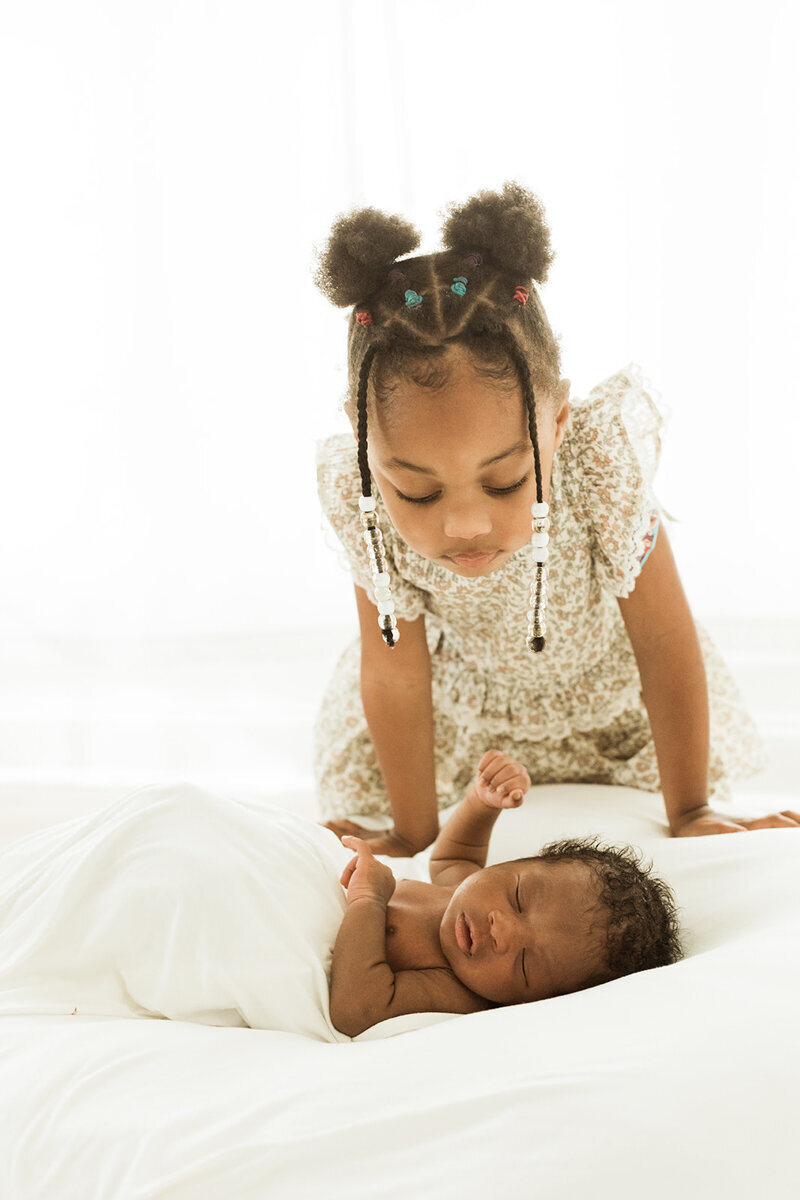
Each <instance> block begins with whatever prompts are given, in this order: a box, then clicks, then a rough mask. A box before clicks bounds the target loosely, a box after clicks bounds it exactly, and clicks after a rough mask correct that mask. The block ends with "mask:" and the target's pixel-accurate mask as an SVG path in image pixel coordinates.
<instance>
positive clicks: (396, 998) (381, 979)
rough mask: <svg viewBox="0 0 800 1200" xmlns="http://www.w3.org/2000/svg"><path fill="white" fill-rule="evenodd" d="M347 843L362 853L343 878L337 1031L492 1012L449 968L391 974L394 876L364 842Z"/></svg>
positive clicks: (333, 1002) (335, 979) (333, 1005)
mask: <svg viewBox="0 0 800 1200" xmlns="http://www.w3.org/2000/svg"><path fill="white" fill-rule="evenodd" d="M342 841H343V842H345V843H346V844H348V845H350V846H352V848H353V849H355V850H357V852H358V853H357V856H356V857H355V858H354V859H352V861H351V862H349V863H348V865H347V866H346V867H345V869H344V871H343V873H342V878H341V882H342V885H343V887H346V888H347V912H346V913H345V915H344V919H343V921H342V924H341V926H340V928H339V933H338V936H337V938H336V942H335V944H334V947H333V961H332V964H331V996H330V1013H331V1021H332V1022H333V1024H334V1025H335V1026H336V1028H337V1029H338V1030H339V1031H340V1032H341V1033H344V1034H347V1036H348V1037H357V1036H358V1034H360V1033H363V1032H364V1030H365V1029H369V1028H370V1027H371V1026H372V1025H377V1024H378V1022H379V1021H386V1020H388V1019H389V1017H398V1016H404V1015H406V1014H408V1013H418V1012H454V1013H468V1012H478V1011H480V1010H481V1009H484V1008H491V1007H492V1005H491V1004H490V1003H489V1002H488V1001H486V1000H483V999H482V998H481V997H479V996H476V995H475V994H474V993H473V992H471V991H470V990H469V989H468V988H466V987H464V985H463V984H462V983H459V981H458V980H457V979H456V978H455V977H454V976H453V975H452V973H451V972H450V971H449V970H448V969H447V968H444V967H443V968H429V969H426V970H419V971H393V970H392V968H391V967H390V966H389V964H388V962H387V961H386V907H387V905H388V903H389V901H390V900H391V898H392V895H393V894H394V889H395V878H394V875H393V874H392V872H391V871H390V870H389V868H388V867H387V866H386V865H385V864H384V863H380V862H378V861H377V859H376V858H375V857H374V856H373V854H372V852H371V850H370V848H369V846H368V845H367V843H366V842H364V841H362V840H361V839H360V838H355V837H344V838H342Z"/></svg>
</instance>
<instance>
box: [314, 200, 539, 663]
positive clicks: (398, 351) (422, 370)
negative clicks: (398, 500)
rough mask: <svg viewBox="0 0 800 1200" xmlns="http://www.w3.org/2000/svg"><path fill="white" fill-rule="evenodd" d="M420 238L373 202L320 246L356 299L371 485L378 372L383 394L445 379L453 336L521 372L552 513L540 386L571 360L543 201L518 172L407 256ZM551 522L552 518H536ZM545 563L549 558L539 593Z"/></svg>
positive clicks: (356, 413) (363, 441) (323, 283)
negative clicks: (558, 312) (552, 288)
mask: <svg viewBox="0 0 800 1200" xmlns="http://www.w3.org/2000/svg"><path fill="white" fill-rule="evenodd" d="M419 240H420V239H419V234H418V233H417V231H416V229H414V227H413V226H412V225H410V224H409V223H408V222H407V221H405V220H403V218H402V217H398V216H387V215H386V214H384V213H381V212H378V211H377V210H376V209H374V208H362V209H359V210H357V211H356V212H353V213H350V214H346V215H344V216H341V217H339V218H338V219H337V221H336V222H335V223H334V225H333V228H332V230H331V235H330V238H329V240H328V242H327V245H326V246H325V248H324V249H323V251H322V252H321V253H320V254H319V257H318V266H317V271H316V274H315V283H316V284H317V286H318V287H319V288H320V289H321V291H322V292H323V293H324V294H325V295H326V296H327V297H328V299H329V300H330V301H331V302H332V303H333V304H335V305H336V306H337V307H348V306H352V311H351V315H350V324H349V331H348V375H349V398H348V402H347V405H346V408H347V410H348V413H349V415H350V416H351V419H354V423H355V424H356V427H357V433H358V465H359V472H360V475H361V487H362V493H363V495H364V496H365V497H370V496H371V495H372V485H371V480H370V472H369V463H368V443H367V395H368V388H369V383H370V380H372V385H373V390H374V393H375V396H376V398H377V399H378V401H381V400H384V399H386V397H387V395H388V392H389V389H390V387H391V382H392V381H396V380H397V379H403V378H410V379H411V380H412V381H413V382H414V383H416V384H418V385H419V386H422V387H438V386H441V384H442V383H443V382H444V381H445V379H446V374H445V373H443V371H442V369H441V365H439V364H437V360H441V359H442V358H443V356H444V355H445V354H446V353H447V350H448V347H450V346H453V345H460V346H464V347H465V348H466V349H467V350H468V351H469V352H470V353H471V355H472V357H473V361H474V362H475V364H476V370H478V371H479V372H480V373H482V374H484V375H486V376H487V377H489V378H491V379H493V380H494V381H496V382H501V381H504V380H514V381H515V382H518V383H519V385H520V387H521V389H522V396H523V402H524V404H525V410H526V413H527V424H528V429H529V432H530V438H531V443H532V446H533V456H534V474H535V479H536V499H537V503H538V507H539V509H541V510H542V511H543V513H546V511H547V506H546V504H543V500H544V497H543V494H542V470H541V461H540V453H539V438H538V434H537V424H536V391H537V390H538V391H540V392H543V393H544V394H546V395H553V394H555V390H556V387H557V385H558V382H559V380H560V375H561V363H560V354H559V347H558V343H557V341H556V338H555V337H554V335H553V332H552V330H551V328H550V324H549V322H548V320H547V316H546V314H545V311H544V308H543V307H542V304H541V300H540V299H539V295H538V292H537V291H536V288H535V286H534V284H535V283H540V284H541V283H544V282H545V280H546V278H547V273H548V270H549V267H550V263H551V262H552V259H553V253H552V250H551V248H550V231H549V229H548V227H547V224H546V222H545V218H544V210H543V208H542V205H541V202H540V201H539V200H538V199H537V197H536V196H534V195H533V193H532V192H529V191H527V190H526V189H525V188H523V187H522V186H521V185H520V184H517V183H506V184H505V185H504V186H503V189H502V191H501V192H490V191H483V192H479V193H478V194H477V195H475V196H473V197H472V198H471V199H470V200H468V201H467V202H466V203H465V204H462V205H458V206H457V205H451V206H450V207H449V209H448V210H447V215H446V220H445V223H444V226H443V230H442V243H443V245H444V249H443V250H441V251H439V252H437V253H434V254H427V255H420V256H416V257H403V256H407V255H410V254H411V252H412V251H414V250H415V249H417V247H418V246H419ZM437 368H438V369H437ZM546 527H547V522H546V520H542V521H541V522H540V523H539V524H538V525H537V526H536V528H537V529H542V530H544V529H546ZM545 540H546V539H545ZM545 573H546V571H545V568H543V567H542V566H541V565H540V567H539V571H538V579H539V589H540V590H539V593H538V596H539V598H538V599H537V600H536V601H535V603H536V604H537V605H538V604H539V601H540V598H541V588H542V586H543V577H544V575H545ZM533 603H534V600H533V599H532V604H533ZM538 621H539V617H538V615H537V617H536V628H535V629H534V626H533V625H532V626H531V631H530V637H529V645H530V646H531V648H532V649H535V650H541V649H542V647H543V646H544V639H543V637H541V636H539V628H538Z"/></svg>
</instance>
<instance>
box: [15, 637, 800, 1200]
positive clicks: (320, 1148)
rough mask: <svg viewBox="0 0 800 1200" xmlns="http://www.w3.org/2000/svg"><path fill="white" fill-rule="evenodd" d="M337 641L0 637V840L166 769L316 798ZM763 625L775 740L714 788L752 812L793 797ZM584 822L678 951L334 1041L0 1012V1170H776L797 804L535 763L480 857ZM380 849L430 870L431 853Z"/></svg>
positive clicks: (740, 1192)
mask: <svg viewBox="0 0 800 1200" xmlns="http://www.w3.org/2000/svg"><path fill="white" fill-rule="evenodd" d="M756 632H757V631H756ZM342 641H343V638H342V637H341V636H338V635H336V636H334V635H333V634H331V635H328V636H326V637H325V638H321V637H320V638H315V637H311V638H309V637H308V636H307V635H306V634H304V635H303V639H302V644H303V647H304V650H303V654H302V655H299V652H298V646H297V644H291V645H290V644H289V643H288V642H287V643H286V644H285V645H284V643H283V641H282V642H281V645H280V646H279V647H276V646H275V645H274V644H270V645H268V646H267V645H264V646H262V647H259V646H256V645H254V644H253V642H252V641H247V642H246V643H245V642H242V643H241V644H239V643H237V644H236V647H235V648H232V646H231V644H230V643H228V644H226V645H225V646H221V645H212V644H211V643H209V642H208V641H204V642H202V643H199V642H193V643H187V644H186V645H185V646H183V647H181V648H178V649H176V648H175V647H170V648H169V651H168V652H167V649H164V648H159V647H156V648H152V649H151V650H150V651H148V652H147V653H143V652H142V649H141V647H139V648H138V649H137V650H136V652H135V653H134V650H133V649H131V650H130V651H128V650H126V649H124V648H120V647H119V646H115V647H114V648H113V651H112V649H111V648H105V649H104V648H102V647H99V646H98V644H97V643H96V642H95V643H92V646H91V647H89V648H88V649H87V648H83V649H82V650H80V652H79V651H77V650H75V651H73V650H72V649H71V648H70V647H66V646H64V645H62V644H61V643H58V644H56V643H53V644H48V645H47V646H44V647H43V646H42V645H37V646H36V647H22V648H21V649H19V651H18V653H15V654H12V653H11V652H10V651H9V650H8V648H6V654H5V657H4V673H3V676H2V679H0V752H2V754H1V755H0V760H1V761H2V764H3V765H2V770H1V771H0V845H2V844H3V843H7V842H9V841H11V840H12V839H14V838H16V837H19V836H21V835H23V834H27V833H29V832H31V831H33V830H36V829H41V828H43V827H45V826H47V825H49V824H51V823H52V822H54V821H58V820H64V819H68V818H71V817H73V816H77V815H81V814H87V813H92V812H97V811H98V810H100V809H102V808H104V807H105V806H106V805H108V804H110V803H112V802H114V801H116V800H117V799H118V798H119V797H120V796H122V795H123V794H124V793H125V792H126V791H129V790H131V789H133V788H135V787H138V786H141V785H143V784H148V783H151V782H167V781H174V780H177V779H186V780H189V781H190V782H192V783H197V784H201V785H202V786H205V787H206V788H210V789H212V790H214V789H221V790H224V791H227V792H229V793H230V794H235V795H241V796H242V797H243V798H248V799H252V798H261V799H263V800H268V801H271V802H278V803H283V804H285V805H286V806H287V807H290V808H292V809H293V810H294V811H299V812H304V813H306V814H307V815H312V814H313V812H314V800H313V792H312V786H311V780H310V772H309V770H308V763H309V762H310V756H309V750H310V729H311V722H312V720H313V713H314V709H315V707H316V695H317V692H318V688H319V681H320V679H321V678H323V677H324V676H325V675H326V674H327V672H328V670H329V669H330V667H331V666H332V663H333V660H334V658H335V655H336V654H337V653H338V650H339V649H340V648H341V645H342ZM728 644H729V645H730V646H734V647H735V646H737V645H741V638H740V637H739V635H738V631H737V630H732V636H731V639H730V641H729V643H728ZM751 644H752V636H751V634H750V633H749V634H748V647H750V646H751ZM786 645H787V641H786V638H785V636H784V635H783V634H781V636H780V639H778V641H776V648H775V651H774V653H773V652H772V651H768V653H767V656H766V657H763V656H762V661H760V662H759V663H758V664H756V663H754V662H750V660H749V659H747V658H746V656H745V657H740V658H739V660H738V665H737V677H738V678H739V681H740V684H742V685H743V687H744V688H745V691H746V694H747V697H748V701H749V703H750V706H751V709H752V711H753V712H754V714H755V715H756V717H757V719H758V721H759V725H760V727H761V728H762V730H764V731H765V732H766V733H767V736H768V740H769V741H770V751H771V767H770V769H769V771H768V772H767V774H766V775H765V776H764V777H762V778H760V779H757V780H754V781H751V782H750V783H748V784H747V785H746V787H745V788H744V789H742V790H740V792H739V794H738V796H737V800H738V801H739V802H740V807H741V806H742V805H743V804H744V803H746V805H747V807H748V808H749V809H750V811H752V812H754V813H756V812H763V811H770V810H775V809H781V808H798V807H800V791H798V786H797V784H796V782H795V763H796V760H797V733H798V721H797V713H796V701H795V699H794V696H795V691H796V669H797V662H798V661H800V656H798V654H797V652H796V651H795V657H794V658H792V657H791V656H790V655H787V653H786ZM723 648H724V649H725V650H726V652H727V649H728V647H727V646H723ZM743 653H744V652H743ZM751 653H752V651H751V649H750V648H748V650H747V654H751ZM770 654H771V655H772V657H769V655H770ZM298 663H299V665H298ZM770 663H771V664H772V666H771V667H770V665H769V664H770ZM764 664H766V666H765V665H764ZM773 667H774V671H773ZM756 668H757V669H756ZM776 672H777V673H776ZM589 833H598V834H600V835H602V836H604V837H606V838H609V839H612V840H620V841H631V842H633V843H635V844H637V845H640V846H641V847H642V848H643V849H644V851H645V852H646V853H647V854H649V855H651V856H652V857H653V858H654V860H655V863H656V867H657V869H658V870H659V871H660V872H661V873H662V874H663V875H664V877H665V878H666V879H667V880H668V881H669V882H671V883H672V884H673V886H674V888H675V891H676V893H677V898H678V902H679V904H680V905H681V906H682V913H681V917H682V922H683V925H684V930H685V941H686V948H687V951H688V957H687V959H686V960H685V961H683V962H681V963H678V964H676V965H675V966H673V967H669V968H666V969H663V970H660V971H653V972H647V973H644V974H641V975H638V976H633V977H629V978H627V979H623V980H619V981H617V982H616V983H612V984H608V985H606V986H604V987H602V988H597V989H593V990H592V991H591V992H584V993H580V994H577V995H574V996H566V997H561V998H558V999H555V1000H551V1001H545V1002H541V1003H539V1004H535V1005H528V1006H524V1007H521V1008H515V1009H512V1008H508V1009H502V1010H496V1011H491V1012H483V1013H476V1014H474V1015H471V1016H462V1017H455V1018H453V1017H449V1016H447V1015H437V1016H436V1017H431V1016H428V1017H424V1016H423V1017H421V1018H420V1019H419V1020H418V1022H417V1024H418V1025H419V1026H420V1027H419V1028H417V1029H413V1028H411V1029H410V1030H409V1024H411V1023H412V1022H409V1021H407V1020H406V1019H404V1018H401V1019H399V1020H398V1021H397V1022H387V1023H386V1025H384V1026H381V1027H378V1028H377V1029H375V1030H370V1031H368V1032H367V1033H366V1034H364V1035H362V1037H361V1038H360V1039H358V1040H357V1041H356V1042H353V1043H342V1044H325V1043H320V1042H313V1041H310V1040H307V1039H304V1038H300V1037H297V1036H295V1035H292V1034H286V1033H274V1032H269V1031H264V1030H253V1029H242V1028H216V1027H210V1026H199V1025H193V1024H189V1023H185V1022H178V1021H163V1020H152V1019H146V1020H136V1019H119V1018H115V1019H108V1018H104V1017H90V1016H82V1015H80V1014H77V1015H75V1016H62V1017H58V1016H38V1017H30V1016H6V1017H3V1018H2V1019H0V1113H1V1116H2V1119H1V1120H0V1196H1V1197H2V1200H232V1198H234V1197H235V1200H256V1198H258V1200H263V1198H264V1197H270V1200H284V1198H286V1200H289V1198H290V1197H291V1200H297V1198H303V1200H304V1198H305V1197H315V1196H324V1197H326V1200H339V1198H341V1200H360V1198H361V1197H363V1198H364V1200H366V1198H367V1197H369V1198H370V1200H372V1198H380V1197H398V1198H399V1197H415V1198H419V1197H428V1196H430V1197H434V1196H436V1197H437V1198H438V1197H445V1198H449V1197H453V1200H455V1198H456V1197H458V1198H459V1200H465V1198H466V1200H469V1198H471V1197H476V1198H477V1197H481V1198H483V1197H485V1196H487V1195H491V1196H501V1195H506V1194H515V1195H516V1194H520V1195H525V1196H535V1197H543V1198H546V1200H561V1198H564V1200H566V1198H569V1200H575V1197H583V1196H592V1197H601V1198H606V1197H608V1198H611V1197H614V1198H615V1200H617V1198H619V1200H634V1198H635V1200H639V1197H640V1196H641V1195H645V1196H647V1197H648V1200H662V1198H663V1200H667V1198H669V1200H674V1198H675V1197H676V1196H682V1195H686V1196H689V1197H692V1198H693V1197H695V1196H702V1197H703V1198H704V1200H717V1198H718V1200H752V1197H754V1196H756V1197H764V1200H796V1197H797V1195H798V1184H797V1179H798V1167H797V1162H796V1152H795V1150H794V1145H795V1137H794V1126H795V1124H796V1121H795V1113H796V1109H797V1101H796V1096H797V1080H798V1078H800V1037H798V1032H797V1008H798V1004H797V996H798V994H800V967H799V966H798V947H800V833H793V832H788V831H787V832H783V831H760V832H758V833H752V834H739V835H730V836H726V837H717V838H703V839H691V840H686V841H673V840H671V839H668V838H667V837H666V826H665V821H664V812H663V806H662V804H661V800H660V798H659V797H657V796H650V795H647V794H645V793H641V792H629V791H626V790H624V789H616V790H615V791H614V793H613V795H611V794H609V793H608V791H607V789H604V788H600V787H575V786H564V787H560V788H559V787H543V788H537V789H534V790H532V792H531V793H530V795H529V797H528V798H527V800H526V803H525V805H524V807H523V808H522V809H520V810H517V811H514V812H509V813H506V814H504V816H503V817H502V819H501V821H500V822H499V823H498V827H497V829H496V833H495V837H494V839H493V844H492V858H493V860H494V861H497V860H499V859H502V858H506V857H514V856H517V855H521V854H524V853H534V852H535V851H536V850H537V849H538V848H539V847H540V846H541V845H542V844H543V843H544V842H545V841H547V840H550V839H551V838H555V837H562V836H570V835H575V834H577V835H582V834H589ZM392 865H393V867H394V869H395V870H396V871H398V872H404V873H406V874H408V875H411V876H416V877H421V878H424V877H425V875H424V871H425V860H424V856H417V858H416V859H414V860H410V861H405V862H400V861H399V860H392ZM0 886H2V881H1V880H0Z"/></svg>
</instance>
